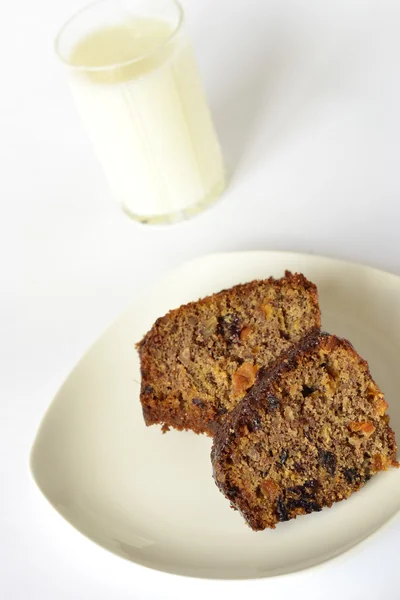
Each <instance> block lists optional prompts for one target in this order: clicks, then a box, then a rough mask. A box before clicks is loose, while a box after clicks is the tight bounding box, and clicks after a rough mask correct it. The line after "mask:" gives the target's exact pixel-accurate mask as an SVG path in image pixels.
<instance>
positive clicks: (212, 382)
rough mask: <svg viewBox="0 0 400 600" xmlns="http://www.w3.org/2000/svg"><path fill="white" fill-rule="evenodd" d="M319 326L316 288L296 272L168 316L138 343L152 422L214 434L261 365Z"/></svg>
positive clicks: (143, 392)
mask: <svg viewBox="0 0 400 600" xmlns="http://www.w3.org/2000/svg"><path fill="white" fill-rule="evenodd" d="M313 327H318V328H319V327H320V311H319V306H318V294H317V288H316V286H315V285H314V284H313V283H311V282H310V281H308V280H307V279H306V278H305V277H304V276H303V275H300V274H295V275H292V274H291V273H289V272H286V274H285V276H284V277H282V278H281V279H273V278H270V279H266V280H261V281H252V282H250V283H246V284H242V285H237V286H235V287H233V288H230V289H228V290H224V291H222V292H219V293H218V294H214V295H212V296H209V297H207V298H203V299H202V300H199V301H198V302H192V303H190V304H187V305H185V306H181V307H180V308H178V309H176V310H173V311H171V312H169V313H168V314H167V315H165V316H164V317H162V318H160V319H158V320H157V321H156V323H155V324H154V325H153V327H152V329H151V330H150V331H149V332H148V333H147V334H146V335H145V337H144V338H143V340H142V341H141V342H140V343H139V344H138V350H139V354H140V361H141V373H142V382H141V394H140V399H141V402H142V405H143V414H144V418H145V422H146V424H147V425H152V424H153V423H161V424H162V425H163V430H164V431H166V430H168V428H169V427H175V428H176V429H192V430H193V431H195V432H197V433H208V434H209V435H213V434H214V433H215V431H216V428H217V426H218V424H219V423H220V422H221V420H223V419H224V417H225V415H226V414H227V412H228V411H230V410H231V409H232V408H233V407H234V406H236V404H237V403H238V402H239V400H240V399H241V398H243V396H244V395H245V393H246V391H247V390H248V389H249V388H250V387H251V386H252V385H253V383H254V381H255V379H256V374H257V371H258V369H259V367H260V366H261V365H268V364H270V363H271V362H272V361H273V360H275V359H276V358H277V356H279V354H280V353H281V352H282V351H284V350H286V349H288V348H289V347H290V346H291V345H292V344H293V343H296V342H298V341H299V340H300V339H301V338H302V337H303V336H304V335H305V333H306V332H307V331H309V330H310V329H311V328H313Z"/></svg>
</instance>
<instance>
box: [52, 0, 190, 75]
mask: <svg viewBox="0 0 400 600" xmlns="http://www.w3.org/2000/svg"><path fill="white" fill-rule="evenodd" d="M106 2H112V0H94V2H89V3H88V4H86V5H85V6H83V8H81V9H79V10H78V11H76V12H75V13H73V15H71V16H70V17H69V19H67V21H65V23H64V25H63V26H62V27H61V29H60V30H59V32H58V34H57V36H56V38H55V40H54V50H55V53H56V55H57V56H58V58H59V59H60V60H61V62H62V63H64V64H65V65H66V66H67V67H68V68H69V69H72V70H74V71H108V70H111V69H117V68H119V67H127V66H128V65H132V64H135V63H138V62H141V61H142V60H146V59H147V58H150V57H151V56H154V55H155V54H157V53H158V52H159V50H161V49H162V48H164V47H165V46H167V44H169V43H170V42H171V40H172V39H173V38H174V37H175V36H176V34H177V33H178V32H179V31H180V29H181V27H182V24H183V20H184V11H183V8H182V5H181V4H180V2H179V1H178V0H168V2H170V4H171V5H173V6H175V8H176V10H177V15H178V18H177V22H176V25H175V26H174V27H173V29H172V31H171V33H170V35H169V36H168V37H167V38H166V39H165V40H163V41H162V42H161V43H160V44H159V45H158V46H157V47H156V48H155V49H154V50H152V51H151V52H148V53H145V54H143V55H141V56H139V57H135V58H132V59H130V60H126V61H123V62H117V63H114V64H111V65H103V66H96V67H93V66H88V65H74V64H72V63H71V62H70V61H69V60H68V58H67V57H66V56H65V55H63V53H62V52H61V50H60V42H61V39H62V36H63V35H64V33H65V32H66V30H67V29H68V27H69V26H70V25H71V24H72V23H73V22H74V21H75V20H76V19H77V18H79V17H80V16H81V15H82V14H83V13H85V12H87V11H89V10H90V9H92V8H95V7H96V6H98V5H99V4H105V3H106Z"/></svg>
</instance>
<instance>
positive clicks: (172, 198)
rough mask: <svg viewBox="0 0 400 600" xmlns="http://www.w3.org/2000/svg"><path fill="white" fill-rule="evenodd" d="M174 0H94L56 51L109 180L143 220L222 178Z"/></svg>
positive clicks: (218, 185) (176, 216)
mask: <svg viewBox="0 0 400 600" xmlns="http://www.w3.org/2000/svg"><path fill="white" fill-rule="evenodd" d="M182 24H183V12H182V8H181V7H180V5H179V4H178V3H177V2H176V1H175V0H100V1H98V2H95V3H94V4H91V5H89V6H87V7H86V8H84V9H83V10H81V11H80V12H79V13H77V14H75V15H74V16H73V17H72V18H71V19H70V20H69V21H68V22H67V23H66V24H65V25H64V27H63V28H62V29H61V31H60V33H59V34H58V37H57V39H56V51H57V54H58V56H59V57H60V58H61V60H62V61H63V62H64V63H65V65H66V66H67V67H68V76H69V82H70V86H71V89H72V93H73V96H74V99H75V102H76V105H77V107H78V110H79V112H80V114H81V116H82V119H83V122H84V125H85V127H86V129H87V131H88V133H89V136H90V138H91V140H92V142H93V144H94V148H95V151H96V154H97V156H98V158H99V160H100V162H101V164H102V166H103V169H104V171H105V174H106V176H107V179H108V182H109V185H110V188H111V190H112V192H113V195H114V196H115V198H116V200H117V201H118V203H119V204H120V206H121V207H122V209H123V210H124V211H125V212H126V213H127V214H128V215H129V216H130V217H132V218H133V219H136V220H137V221H141V222H142V223H170V222H174V221H177V220H180V219H184V218H187V217H190V216H191V215H194V214H196V213H198V212H200V211H201V210H203V209H204V208H205V207H207V206H208V205H209V204H211V203H212V202H213V201H214V200H215V199H216V198H217V197H218V196H219V195H220V194H221V192H222V191H223V189H224V187H225V174H224V166H223V160H222V155H221V149H220V146H219V143H218V140H217V137H216V134H215V130H214V126H213V123H212V119H211V115H210V110H209V108H208V105H207V100H206V98H205V95H204V90H203V86H202V83H201V79H200V76H199V73H198V70H197V66H196V61H195V58H194V54H193V50H192V47H191V44H190V41H189V39H188V37H187V35H186V34H185V31H184V28H183V26H182Z"/></svg>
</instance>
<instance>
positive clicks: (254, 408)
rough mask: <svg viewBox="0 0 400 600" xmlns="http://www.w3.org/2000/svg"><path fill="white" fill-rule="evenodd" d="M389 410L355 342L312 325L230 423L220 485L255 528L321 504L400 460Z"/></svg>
mask: <svg viewBox="0 0 400 600" xmlns="http://www.w3.org/2000/svg"><path fill="white" fill-rule="evenodd" d="M386 409H387V403H386V401H385V399H384V396H383V394H382V392H381V391H380V389H379V388H378V386H377V385H376V383H375V382H374V380H373V379H372V377H371V375H370V372H369V369H368V365H367V363H366V362H365V361H364V360H363V359H362V358H360V356H359V355H358V354H357V353H356V351H355V350H354V348H353V346H352V345H351V344H350V343H349V342H347V341H346V340H342V339H340V338H338V337H336V336H333V335H328V334H323V333H319V332H314V333H311V334H309V335H308V336H307V337H306V338H305V339H304V340H303V341H302V342H301V343H300V344H299V345H298V346H297V347H294V348H293V349H291V350H290V351H289V352H288V353H287V354H286V355H283V356H282V357H281V358H280V359H279V360H278V361H277V362H276V364H275V365H274V366H273V367H272V368H271V369H270V370H267V369H263V370H261V371H260V372H259V375H258V378H257V383H256V384H255V385H254V386H253V388H252V389H251V390H250V392H249V393H248V395H247V396H246V398H244V399H243V400H242V401H241V402H240V404H239V405H238V406H237V407H236V408H235V409H234V410H233V411H232V412H231V413H230V414H229V415H228V416H227V418H226V420H225V422H224V423H223V425H222V426H221V427H220V429H219V431H218V432H217V435H216V436H215V438H214V443H213V448H212V453H211V459H212V463H213V468H214V478H215V481H216V484H217V486H218V487H219V489H220V490H221V491H222V492H223V493H224V494H225V496H226V497H227V498H228V499H229V500H230V502H231V505H232V507H233V508H236V509H239V510H240V511H241V513H242V515H243V516H244V518H245V519H246V521H247V523H248V524H249V525H250V527H251V528H252V529H254V530H261V529H265V528H266V527H270V528H275V525H276V524H277V523H279V522H280V521H287V520H289V519H293V518H295V517H296V516H297V515H303V514H307V513H311V512H313V511H320V510H321V509H322V508H323V507H325V506H331V505H332V503H333V502H337V501H339V500H343V499H344V498H348V497H349V496H350V494H352V493H353V492H355V491H356V490H358V489H359V488H361V487H362V486H363V485H364V483H365V482H366V481H368V479H369V478H370V477H371V476H372V475H374V474H375V473H377V472H378V471H384V470H386V469H388V468H389V467H397V466H398V463H397V461H396V442H395V436H394V433H393V431H392V429H391V428H390V426H389V417H388V415H387V414H386Z"/></svg>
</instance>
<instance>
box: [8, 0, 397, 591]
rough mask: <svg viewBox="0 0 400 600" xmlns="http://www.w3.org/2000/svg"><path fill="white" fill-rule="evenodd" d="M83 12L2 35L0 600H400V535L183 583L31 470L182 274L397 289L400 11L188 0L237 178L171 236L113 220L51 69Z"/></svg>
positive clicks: (42, 10)
mask: <svg viewBox="0 0 400 600" xmlns="http://www.w3.org/2000/svg"><path fill="white" fill-rule="evenodd" d="M81 5H82V3H81V2H78V0H68V1H67V0H58V1H57V2H51V1H50V0H36V1H35V2H30V1H28V0H20V1H19V2H17V3H11V2H10V3H8V4H7V6H6V7H3V13H2V19H1V21H0V49H1V52H0V63H1V75H2V77H1V83H2V85H1V91H2V93H1V96H0V103H1V111H0V133H1V135H0V153H1V166H2V168H1V174H2V180H1V182H2V189H1V192H2V198H1V200H2V209H3V210H2V219H1V220H0V256H1V261H2V265H1V267H2V268H1V282H2V286H1V301H0V306H1V311H0V333H1V335H0V353H1V356H0V358H1V392H0V393H1V396H0V481H1V493H0V597H1V598H5V599H6V600H8V599H14V598H16V599H20V598H21V599H25V598H41V599H44V600H47V599H48V598H49V599H53V598H57V599H70V598H85V599H92V598H93V599H94V598H95V599H96V600H103V599H106V598H107V599H108V598H110V599H111V598H112V599H114V598H122V599H125V598H139V599H142V598H143V599H147V598H160V599H164V598H188V597H190V598H203V597H204V596H207V597H208V598H213V597H219V598H220V597H224V598H225V597H227V598H230V599H232V598H233V599H234V598H241V597H243V595H245V596H250V594H257V595H258V596H259V595H260V594H261V596H260V597H269V596H273V597H274V598H278V599H279V598H296V599H297V600H301V599H302V598H308V599H310V600H313V599H319V598H321V597H324V598H325V599H333V598H346V599H347V598H349V599H359V598H360V599H361V598H362V599H363V600H369V599H371V600H372V599H375V598H378V597H380V598H389V597H390V598H400V590H399V587H400V586H399V583H400V575H399V571H398V559H397V556H398V549H399V541H398V540H399V534H400V522H399V521H397V523H396V524H393V525H392V526H391V527H390V528H389V529H387V530H386V531H384V532H382V533H381V534H380V535H379V536H378V537H377V538H376V539H374V540H373V541H372V542H371V543H368V545H366V546H365V547H363V549H362V550H360V551H359V552H358V553H357V554H356V555H354V556H351V557H347V558H343V559H342V560H339V561H338V562H336V563H333V564H331V565H327V566H325V567H322V568H319V569H318V570H316V571H315V572H307V573H302V574H298V575H293V576H291V577H289V578H287V579H275V580H268V581H258V582H250V583H246V582H236V583H224V582H216V583H212V582H206V581H194V580H185V579H181V578H175V577H172V576H167V575H163V574H159V573H155V572H150V571H147V570H145V569H142V568H140V567H137V566H136V565H134V564H132V563H129V562H127V561H123V560H121V559H119V558H117V557H115V556H112V555H110V554H108V553H107V552H105V551H104V550H102V549H101V548H98V547H96V546H95V545H94V544H93V543H91V542H90V541H88V540H86V539H84V538H83V537H82V536H81V535H80V534H78V533H77V532H75V531H74V530H73V529H72V528H71V527H70V526H69V525H68V524H67V523H65V522H64V521H63V520H62V519H61V517H59V516H58V515H57V514H56V513H55V512H54V511H53V510H52V509H51V508H50V506H49V505H48V504H47V503H46V501H45V500H44V499H43V498H42V497H41V495H40V493H39V492H38V490H37V489H36V488H35V486H34V484H33V482H32V480H31V479H30V476H29V471H28V457H29V451H30V446H31V443H32V440H33V437H34V435H35V431H36V428H37V426H38V424H39V422H40V419H41V416H42V414H43V412H44V411H45V409H46V407H47V406H48V404H49V403H50V401H51V399H52V396H53V394H54V393H55V391H56V390H57V388H58V387H59V385H60V383H61V382H62V380H63V379H64V378H65V377H66V375H67V374H68V372H69V371H70V369H71V367H72V366H73V365H74V364H75V363H76V361H77V360H78V359H79V358H80V356H81V355H82V353H83V352H84V350H85V349H86V348H87V346H88V345H89V344H90V343H91V342H92V341H93V339H95V338H96V337H97V336H98V334H99V333H100V332H101V331H102V330H103V329H104V327H105V326H106V325H107V324H108V323H109V322H110V321H112V320H113V318H114V317H115V316H116V315H117V314H118V313H119V312H120V310H121V309H122V308H124V307H125V306H126V305H127V304H128V303H129V301H130V300H131V299H132V298H133V297H134V296H135V294H136V293H137V292H138V290H140V289H141V288H142V287H143V286H145V285H147V284H149V283H151V282H152V281H155V280H156V279H157V278H158V277H159V276H160V275H162V274H163V273H165V272H166V271H167V270H169V269H170V268H171V267H173V266H175V265H177V264H179V263H181V262H182V261H184V260H186V259H189V258H192V257H194V256H198V255H201V254H205V253H208V252H215V251H219V250H224V251H226V250H245V249H285V250H299V251H305V252H314V253H319V254H325V255H330V256H335V257H339V258H348V259H351V260H357V261H361V262H364V263H368V264H372V265H374V266H378V267H381V268H384V269H386V270H390V271H392V272H395V273H397V274H399V275H400V252H399V251H400V242H399V234H398V224H399V217H400V203H399V201H398V198H399V192H400V180H399V176H398V173H399V161H400V158H399V157H400V141H399V140H400V135H399V134H400V120H399V118H398V107H399V106H400V77H399V67H398V56H399V52H400V38H399V36H398V24H399V19H400V4H399V3H398V2H397V1H396V0H391V1H389V0H370V1H368V0H359V1H357V0H337V1H336V2H334V3H333V2H321V0H307V1H306V0H301V1H300V0H299V1H297V2H296V1H295V0H292V1H290V0H267V1H264V0H263V1H261V0H246V2H244V0H237V1H236V0H218V1H217V2H212V1H211V0H201V1H200V0H185V2H184V7H185V8H186V11H187V21H188V26H189V28H190V31H191V33H192V37H193V40H194V44H195V47H196V51H197V55H198V58H199V62H200V65H201V69H202V72H203V75H204V80H205V83H206V87H207V91H208V95H209V98H210V103H211V105H212V109H213V113H214V115H215V121H216V125H217V129H218V132H219V134H220V138H221V142H222V144H223V147H224V153H225V156H226V160H227V164H228V168H229V171H230V173H231V174H232V178H231V184H230V188H229V189H228V191H227V192H226V194H225V195H224V197H223V199H222V200H221V201H220V202H219V203H218V204H217V205H215V207H214V208H212V209H210V210H209V211H207V212H205V213H204V214H203V215H201V216H199V217H197V218H195V219H193V220H191V221H188V222H185V223H183V224H180V225H177V226H171V227H166V228H164V229H162V228H158V229H156V228H148V227H147V228H146V226H140V225H136V224H135V223H132V222H130V221H129V220H128V219H127V218H126V217H125V216H124V215H123V214H122V213H120V212H119V211H118V209H117V208H115V207H114V206H113V204H112V202H111V199H110V196H109V192H108V190H107V187H106V185H105V180H104V176H103V174H102V172H101V170H100V167H99V166H98V164H97V163H96V160H95V159H94V157H93V155H92V151H91V148H90V146H89V143H88V141H87V139H86V137H85V135H84V133H83V132H82V130H81V126H80V123H79V119H78V117H77V116H76V114H75V111H74V107H73V105H72V101H71V99H70V97H69V94H68V89H67V86H66V81H65V78H64V73H63V72H62V69H61V68H60V66H59V65H58V63H57V61H56V59H55V58H54V56H53V54H52V40H53V38H54V35H55V33H56V31H57V29H58V28H59V26H60V25H61V24H62V22H63V21H64V20H65V19H66V18H67V17H68V16H69V15H70V14H71V13H72V12H73V11H74V10H76V9H77V8H79V7H80V6H81ZM377 510H379V507H377Z"/></svg>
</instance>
